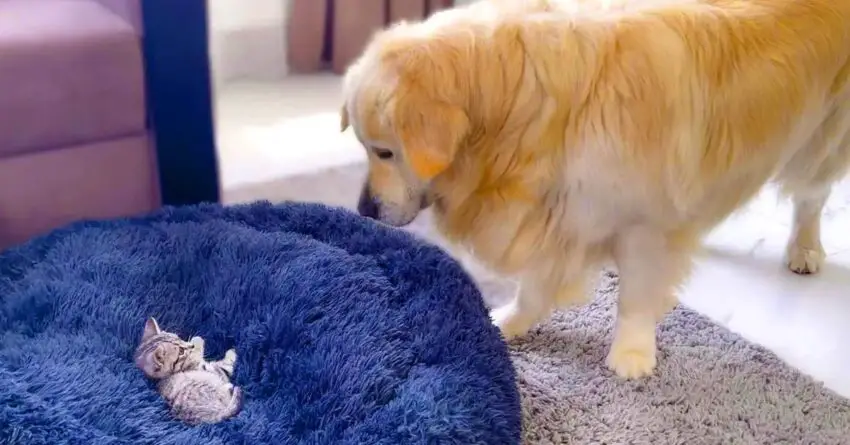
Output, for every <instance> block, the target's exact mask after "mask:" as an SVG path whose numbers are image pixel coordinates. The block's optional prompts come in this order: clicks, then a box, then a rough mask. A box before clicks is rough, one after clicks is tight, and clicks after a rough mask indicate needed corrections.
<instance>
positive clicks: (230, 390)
mask: <svg viewBox="0 0 850 445" xmlns="http://www.w3.org/2000/svg"><path fill="white" fill-rule="evenodd" d="M135 362H136V366H138V367H139V368H140V369H141V370H142V372H144V373H145V375H146V376H147V377H149V378H151V379H154V380H157V381H158V384H157V387H158V389H159V393H160V394H161V395H162V397H163V398H164V399H165V400H166V402H168V404H169V406H171V412H172V414H173V415H174V416H175V417H177V418H178V419H180V420H182V421H184V422H187V423H191V424H200V423H216V422H220V421H222V420H224V419H227V418H229V417H231V416H233V415H235V414H236V413H238V412H239V409H240V408H241V401H242V391H241V390H240V389H239V388H238V387H236V386H233V384H231V383H230V378H231V377H232V376H233V367H234V365H235V364H236V351H235V350H234V349H230V350H228V351H227V352H226V353H225V354H224V359H222V360H219V361H216V362H207V361H206V360H204V340H203V339H202V338H201V337H192V339H191V340H189V341H188V342H187V341H183V340H181V339H180V337H178V336H177V335H176V334H173V333H171V332H165V331H163V330H161V329H160V328H159V325H158V324H157V322H156V320H155V319H153V317H151V318H149V319H148V321H147V322H146V323H145V329H144V333H143V334H142V342H141V344H139V347H138V348H136V354H135Z"/></svg>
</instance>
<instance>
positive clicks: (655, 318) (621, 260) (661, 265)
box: [607, 228, 690, 379]
mask: <svg viewBox="0 0 850 445" xmlns="http://www.w3.org/2000/svg"><path fill="white" fill-rule="evenodd" d="M614 259H615V261H616V263H617V268H618V270H619V273H620V297H619V302H618V305H617V322H616V326H615V328H614V339H613V342H612V344H611V349H610V351H609V353H608V359H607V364H608V367H609V368H610V369H611V370H612V371H614V372H615V373H616V374H617V375H618V376H620V377H622V378H626V379H636V378H641V377H645V376H648V375H651V374H652V372H653V370H654V369H655V365H656V358H655V355H656V345H655V328H656V325H657V324H658V322H659V321H660V320H661V318H662V317H663V316H664V315H665V314H666V313H667V312H668V311H669V310H670V309H672V307H673V306H675V304H676V297H675V288H676V286H677V285H678V284H679V283H680V281H681V280H682V279H683V278H684V274H685V273H686V272H687V269H688V264H689V263H690V259H689V258H688V257H687V255H684V254H683V253H681V252H677V251H675V250H674V249H671V246H670V244H669V243H668V239H667V238H666V237H665V236H664V234H663V233H660V232H655V231H653V230H651V229H647V228H635V229H630V230H628V231H626V232H624V233H622V234H620V235H619V237H618V238H617V244H616V248H615V251H614Z"/></svg>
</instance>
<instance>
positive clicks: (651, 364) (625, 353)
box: [606, 348, 656, 379]
mask: <svg viewBox="0 0 850 445" xmlns="http://www.w3.org/2000/svg"><path fill="white" fill-rule="evenodd" d="M606 364H607V365H608V368H609V369H610V370H611V371H614V373H615V374H617V375H618V376H619V377H621V378H624V379H639V378H642V377H648V376H650V375H652V373H653V372H654V371H655V365H656V358H655V349H651V350H646V349H638V348H622V349H620V348H612V349H611V351H610V352H609V353H608V358H607V360H606Z"/></svg>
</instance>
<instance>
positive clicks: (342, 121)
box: [339, 104, 350, 133]
mask: <svg viewBox="0 0 850 445" xmlns="http://www.w3.org/2000/svg"><path fill="white" fill-rule="evenodd" d="M349 125H350V122H349V121H348V105H347V104H342V108H341V109H340V110H339V132H340V133H342V132H343V131H345V130H347V129H348V126H349Z"/></svg>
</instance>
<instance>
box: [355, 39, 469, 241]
mask: <svg viewBox="0 0 850 445" xmlns="http://www.w3.org/2000/svg"><path fill="white" fill-rule="evenodd" d="M421 26H423V25H422V24H417V25H407V24H401V25H397V26H396V27H394V28H391V29H389V30H387V31H384V32H382V33H381V34H379V35H378V36H376V38H375V39H374V40H373V41H372V42H371V43H370V44H369V46H368V47H367V48H366V50H365V51H364V53H363V55H362V56H361V58H360V59H359V60H358V61H357V62H356V63H355V64H354V65H352V66H351V68H349V70H348V72H347V73H346V76H345V79H344V84H345V88H344V89H345V93H344V94H345V103H344V105H343V107H342V112H341V128H342V130H343V131H344V130H345V129H346V128H348V127H349V126H351V127H352V128H353V129H354V131H355V133H356V135H357V138H358V139H359V140H360V142H361V143H362V145H363V146H364V147H365V149H366V150H367V153H368V160H369V175H368V177H367V179H366V181H365V184H364V185H363V189H362V192H361V196H360V201H359V205H358V211H359V212H360V214H361V215H363V216H367V217H370V218H374V219H377V220H380V221H382V222H384V223H387V224H390V225H395V226H403V225H406V224H408V223H410V222H411V221H413V219H414V218H416V216H417V215H418V214H419V212H420V211H421V210H422V209H423V208H425V207H427V205H428V204H429V188H430V185H431V183H432V181H433V180H434V179H435V178H436V177H437V176H439V175H440V174H442V173H443V172H445V171H446V170H447V169H448V168H449V167H450V166H451V164H452V162H453V160H454V158H455V155H456V154H457V152H458V150H459V149H460V148H461V147H462V145H463V143H464V140H465V139H466V137H467V134H468V133H469V130H470V121H469V117H468V115H467V112H466V109H467V104H466V100H467V99H466V98H467V97H468V94H467V92H468V88H469V80H468V74H465V73H464V72H463V69H464V66H465V65H466V59H468V58H469V57H470V56H469V52H468V51H465V48H464V45H465V43H464V40H463V39H457V38H456V37H457V36H453V35H451V34H444V33H443V34H441V33H439V32H436V31H431V30H427V29H422V28H421Z"/></svg>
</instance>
